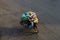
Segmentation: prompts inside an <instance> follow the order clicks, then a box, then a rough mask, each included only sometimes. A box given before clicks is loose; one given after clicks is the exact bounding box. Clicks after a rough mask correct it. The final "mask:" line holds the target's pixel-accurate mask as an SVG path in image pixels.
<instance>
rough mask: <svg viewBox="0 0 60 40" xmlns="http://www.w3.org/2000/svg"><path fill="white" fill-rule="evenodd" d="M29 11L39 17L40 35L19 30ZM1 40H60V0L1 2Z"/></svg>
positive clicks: (5, 0) (6, 0)
mask: <svg viewBox="0 0 60 40" xmlns="http://www.w3.org/2000/svg"><path fill="white" fill-rule="evenodd" d="M28 10H32V11H35V12H36V13H37V15H38V17H39V23H40V24H39V25H38V27H39V33H38V34H28V33H23V32H22V29H18V28H19V27H21V26H20V25H19V21H20V17H21V15H22V13H23V12H25V11H28ZM0 40H60V0H0Z"/></svg>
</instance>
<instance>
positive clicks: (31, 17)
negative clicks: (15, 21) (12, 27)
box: [20, 11, 38, 29]
mask: <svg viewBox="0 0 60 40" xmlns="http://www.w3.org/2000/svg"><path fill="white" fill-rule="evenodd" d="M32 21H33V22H32ZM20 24H21V25H23V26H24V24H28V26H29V29H32V27H33V28H37V26H36V24H38V18H37V15H36V13H35V12H32V11H28V12H25V13H24V14H23V15H22V17H21V21H20Z"/></svg>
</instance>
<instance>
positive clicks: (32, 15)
mask: <svg viewBox="0 0 60 40" xmlns="http://www.w3.org/2000/svg"><path fill="white" fill-rule="evenodd" d="M29 20H33V22H34V24H33V28H34V29H35V32H37V31H36V29H37V24H38V17H37V15H36V13H35V12H32V11H29Z"/></svg>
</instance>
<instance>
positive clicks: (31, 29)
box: [23, 20, 39, 33]
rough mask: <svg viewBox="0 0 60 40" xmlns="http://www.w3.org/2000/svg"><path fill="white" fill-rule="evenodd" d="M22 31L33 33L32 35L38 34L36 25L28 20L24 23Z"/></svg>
mask: <svg viewBox="0 0 60 40" xmlns="http://www.w3.org/2000/svg"><path fill="white" fill-rule="evenodd" d="M34 25H35V26H34ZM23 29H24V32H33V33H38V32H39V30H38V27H37V25H36V24H34V22H33V20H29V21H28V22H24V24H23Z"/></svg>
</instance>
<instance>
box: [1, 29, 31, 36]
mask: <svg viewBox="0 0 60 40" xmlns="http://www.w3.org/2000/svg"><path fill="white" fill-rule="evenodd" d="M0 35H1V36H23V35H32V33H26V32H23V29H22V28H20V29H18V28H0Z"/></svg>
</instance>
